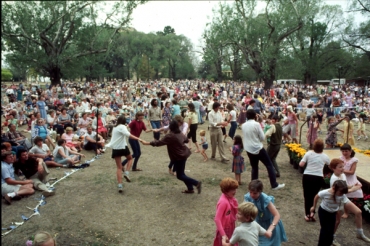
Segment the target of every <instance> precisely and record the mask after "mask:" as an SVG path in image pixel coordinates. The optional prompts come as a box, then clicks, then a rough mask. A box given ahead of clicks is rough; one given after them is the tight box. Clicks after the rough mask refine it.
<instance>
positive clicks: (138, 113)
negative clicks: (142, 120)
mask: <svg viewBox="0 0 370 246" xmlns="http://www.w3.org/2000/svg"><path fill="white" fill-rule="evenodd" d="M140 116H144V113H143V112H141V111H139V112H137V113H136V115H135V120H137V119H139V117H140Z"/></svg>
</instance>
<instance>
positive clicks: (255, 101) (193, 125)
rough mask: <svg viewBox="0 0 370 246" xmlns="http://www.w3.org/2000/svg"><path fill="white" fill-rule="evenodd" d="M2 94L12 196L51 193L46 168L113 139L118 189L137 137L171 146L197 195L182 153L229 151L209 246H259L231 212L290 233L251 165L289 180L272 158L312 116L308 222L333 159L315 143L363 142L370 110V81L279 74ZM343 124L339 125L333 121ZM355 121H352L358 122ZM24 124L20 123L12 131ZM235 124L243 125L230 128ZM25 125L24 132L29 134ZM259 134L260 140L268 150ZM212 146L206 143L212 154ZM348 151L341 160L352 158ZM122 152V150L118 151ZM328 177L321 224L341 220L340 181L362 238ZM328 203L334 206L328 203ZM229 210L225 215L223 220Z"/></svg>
mask: <svg viewBox="0 0 370 246" xmlns="http://www.w3.org/2000/svg"><path fill="white" fill-rule="evenodd" d="M1 100H2V117H4V120H3V121H2V128H1V130H2V131H1V137H2V140H1V151H2V156H1V158H2V195H3V197H4V199H5V201H6V203H8V204H11V203H12V201H13V200H17V199H20V198H21V197H22V196H25V195H31V194H33V193H34V192H35V189H36V190H41V191H42V192H43V194H44V195H45V196H50V195H54V194H55V191H54V190H52V189H50V187H49V185H48V183H47V178H46V177H47V174H48V168H51V167H62V168H74V167H76V165H78V164H79V163H80V162H81V161H82V158H84V157H85V156H84V154H82V153H84V151H94V152H95V154H96V155H102V154H104V153H105V152H106V151H107V150H106V147H108V148H111V149H112V156H111V157H112V158H113V159H114V161H115V164H116V170H117V172H116V174H117V182H118V191H119V192H120V193H122V192H123V182H122V180H123V179H122V173H123V178H124V179H125V180H126V181H127V182H131V179H130V171H142V169H141V168H139V162H138V161H139V158H140V156H141V147H140V144H143V145H151V146H153V147H159V146H163V145H166V146H167V151H168V155H169V157H170V163H169V166H168V168H169V173H170V174H173V175H176V177H177V178H178V179H179V180H182V181H183V182H184V183H185V185H186V190H183V191H182V192H183V193H186V194H191V193H195V191H194V189H196V190H197V193H198V194H200V193H201V191H202V181H198V180H195V179H192V178H190V177H188V176H187V175H186V174H185V165H186V161H187V159H188V157H189V156H190V155H191V154H192V152H194V153H200V155H199V158H200V160H201V159H202V160H203V161H204V162H207V161H208V160H209V158H208V156H210V159H212V160H216V152H217V150H218V154H219V157H220V161H221V162H223V163H228V162H229V161H230V160H229V157H228V156H230V157H231V156H232V158H233V159H232V164H231V171H232V172H233V173H234V174H235V180H234V179H228V180H227V181H224V180H223V181H222V182H221V190H222V192H223V194H224V195H225V197H221V198H220V201H219V204H223V203H225V201H227V202H228V203H229V204H228V205H227V206H226V207H227V208H228V207H229V208H228V209H227V208H225V206H223V207H222V209H224V210H222V211H221V210H220V211H219V209H221V208H219V204H218V205H217V212H216V218H215V222H216V225H217V235H216V238H215V241H214V245H234V244H235V243H237V242H239V245H257V244H255V243H254V244H243V243H242V242H243V241H242V238H243V236H241V234H242V232H243V230H245V228H244V229H242V228H241V231H239V230H236V229H235V230H234V228H235V221H236V214H238V216H237V217H238V219H239V221H241V222H246V223H247V222H248V223H251V222H253V221H254V220H256V222H257V223H258V224H259V225H260V226H261V227H262V228H260V227H258V226H257V225H256V224H255V223H252V224H251V225H248V228H249V227H253V228H254V229H253V230H254V231H255V232H258V233H257V234H256V235H257V236H258V235H260V237H259V239H258V238H257V242H258V240H259V243H260V244H259V245H280V243H281V242H283V241H286V235H285V231H284V228H283V225H282V223H281V221H280V215H279V213H278V212H277V210H276V208H275V207H274V205H273V203H274V198H273V197H272V196H268V195H266V194H265V193H263V192H262V191H263V185H262V183H261V182H260V181H259V180H258V171H259V168H258V163H259V161H261V162H262V163H263V164H264V166H265V167H266V169H267V172H268V176H269V181H270V186H271V189H272V190H279V189H282V188H284V186H285V184H283V183H280V184H279V183H278V182H277V180H276V179H277V178H279V177H281V175H282V174H281V172H280V169H279V165H278V163H277V156H278V154H279V152H280V149H281V146H282V145H283V144H284V143H288V142H295V143H297V142H298V140H299V136H300V135H299V122H300V121H305V123H306V124H307V134H306V136H305V137H306V140H307V144H308V146H309V148H310V149H312V151H309V152H307V154H306V155H305V156H304V157H303V159H302V161H301V164H300V165H302V166H306V169H305V173H304V175H303V182H302V183H303V191H304V197H305V217H304V219H305V220H306V221H307V222H311V221H315V218H314V215H315V214H314V210H313V211H312V207H313V208H315V206H316V203H317V199H316V198H315V196H316V194H317V193H318V192H319V190H320V189H321V183H322V182H321V181H322V179H323V174H322V168H323V166H324V164H327V165H330V167H331V168H332V169H333V170H336V166H335V165H334V164H333V165H332V162H333V161H334V160H331V161H330V159H329V158H326V157H325V154H323V153H322V151H323V148H324V145H325V146H326V147H327V148H332V147H334V146H335V145H336V144H337V142H338V139H339V136H338V134H337V132H338V131H340V132H342V133H343V134H342V135H341V136H340V137H342V138H343V142H345V143H347V145H348V146H350V147H349V148H351V146H354V145H355V144H356V143H355V141H356V140H357V141H362V140H363V141H366V140H367V138H368V136H367V132H366V124H367V123H369V120H370V119H369V112H370V90H369V88H368V87H367V86H364V87H360V86H355V85H353V86H348V85H325V86H324V85H313V86H312V85H293V84H282V85H277V84H275V85H274V86H273V87H272V88H271V89H267V90H266V89H264V84H263V83H254V84H253V83H245V82H242V83H239V82H232V81H231V82H227V83H212V82H210V81H200V80H196V81H189V80H179V81H177V82H173V81H151V82H148V83H143V82H133V81H126V82H122V81H116V80H115V81H111V82H94V83H93V82H81V83H80V84H77V83H72V82H64V83H63V84H62V85H58V86H53V85H45V88H41V87H40V86H36V85H34V84H30V85H29V84H27V83H26V84H23V83H19V84H17V85H15V84H14V83H13V84H12V85H10V86H4V85H3V86H2V98H1ZM206 122H207V129H208V132H209V135H208V136H209V137H207V134H206V131H205V130H200V131H198V126H199V125H202V124H205V123H206ZM280 122H282V123H280ZM325 122H326V123H325ZM341 122H343V126H342V127H341V128H340V127H339V124H340V123H341ZM355 124H357V125H358V128H357V131H356V130H355V127H354V125H355ZM22 126H24V127H23V128H25V129H24V130H22V131H20V130H18V128H19V127H22ZM238 128H239V129H241V133H242V134H241V135H236V130H237V129H238ZM143 131H144V132H146V133H148V132H152V133H153V141H150V142H148V141H145V140H143V139H141V138H140V136H141V133H142V132H143ZM325 132H326V135H324V137H323V138H324V140H321V139H319V138H318V135H319V134H322V133H325ZM25 133H30V137H29V138H28V137H26V136H25ZM161 134H163V137H162V138H161ZM228 138H230V139H231V140H228ZM356 138H357V139H356ZM227 141H232V147H230V149H229V150H230V153H231V155H229V154H227V151H226V147H225V143H226V142H227ZM265 141H266V142H267V149H265V148H264V142H265ZM209 144H210V145H211V146H210V153H209V154H207V149H208V146H209ZM347 145H345V146H347ZM129 146H130V147H131V150H132V154H131V151H130V149H129ZM348 146H347V148H348ZM243 150H245V151H246V152H247V156H248V159H249V163H250V165H251V167H252V171H251V180H252V182H251V183H250V184H249V190H250V193H248V194H247V195H246V196H245V201H246V202H251V203H252V204H249V203H246V204H241V205H240V206H239V208H238V204H237V202H236V203H235V199H234V200H233V197H234V195H235V191H236V189H237V187H238V186H239V185H242V184H243V182H242V179H241V174H242V173H243V172H244V171H245V167H246V163H245V161H244V157H243V156H242V153H243ZM82 151H83V152H82ZM344 151H345V150H342V153H343V156H344V157H343V160H341V161H342V162H343V163H347V162H348V160H347V159H346V158H347V157H345V154H344ZM122 157H125V158H124V160H123V161H122ZM351 163H354V161H353V162H351ZM338 165H339V164H338ZM345 165H346V166H347V164H345ZM348 166H349V169H350V170H346V168H344V170H345V171H344V174H346V175H347V183H348V188H349V190H351V188H352V187H354V188H353V189H356V190H351V192H353V193H354V194H355V192H358V190H359V188H358V187H360V185H359V182H358V181H357V180H356V182H355V183H354V182H352V181H351V182H349V181H350V179H349V178H348V175H352V176H353V175H354V176H355V173H354V172H355V171H354V170H353V168H352V169H351V168H350V166H351V164H348ZM311 167H312V169H311ZM346 171H347V173H346ZM338 175H339V174H338ZM313 183H314V184H315V185H312V184H313ZM346 186H347V184H346ZM332 187H333V188H331V189H330V190H328V191H326V192H327V193H325V194H323V193H318V194H319V195H318V196H319V197H321V198H322V199H323V202H322V205H321V207H320V209H319V217H320V221H321V220H322V219H324V218H325V220H326V218H329V217H330V225H329V224H328V227H330V228H332V225H333V223H334V226H335V225H336V224H335V223H336V221H338V220H340V219H339V218H337V216H336V217H335V218H336V220H333V219H332V218H333V216H332V214H333V213H336V212H337V211H338V210H339V209H338V208H337V207H335V206H334V205H333V201H332V200H334V203H335V201H336V196H331V197H330V196H327V194H328V193H330V194H333V191H335V192H334V194H337V193H336V192H337V190H338V189H339V190H340V194H339V193H338V194H339V195H338V196H339V198H338V199H342V200H343V203H345V206H344V208H345V209H346V210H349V211H350V212H352V213H355V215H356V226H357V232H358V234H357V236H358V237H359V238H360V239H363V240H365V241H367V242H369V241H370V240H369V239H368V238H367V237H366V236H365V235H364V234H363V232H362V224H361V223H362V222H361V223H360V222H358V220H359V217H358V214H359V212H358V210H355V209H354V208H353V206H352V205H353V204H352V205H347V204H351V203H350V201H348V199H345V196H343V197H344V198H342V195H343V194H344V193H346V192H348V191H346V192H344V189H343V188H342V186H340V185H338V182H337V183H335V184H333V186H332ZM337 187H340V188H337ZM350 194H351V193H350ZM349 197H350V196H349ZM356 197H357V196H356ZM324 198H325V199H329V200H330V199H332V200H330V201H326V200H325V199H324ZM261 201H262V202H261ZM325 201H326V202H329V203H330V204H329V205H327V204H326V205H327V206H325ZM338 201H339V200H338ZM323 204H324V205H323ZM220 206H221V205H220ZM230 206H231V207H230ZM254 206H256V207H257V212H256V208H255V207H254ZM328 208H329V209H328ZM225 209H226V210H225ZM325 209H326V210H325ZM324 210H325V211H326V212H325V211H324ZM225 211H227V213H229V214H227V215H230V217H228V218H225V216H226V214H224V213H225ZM230 211H232V212H231V213H230ZM320 211H321V212H320ZM360 212H361V211H360ZM256 213H257V214H256ZM260 213H261V214H262V215H261V214H260ZM346 214H347V213H345V215H344V216H346ZM360 216H361V213H360ZM262 217H266V220H264V218H262ZM328 220H329V219H328ZM267 221H268V222H267ZM333 221H334V222H333ZM225 223H230V224H229V225H230V227H225V226H226V224H225ZM231 224H233V225H234V226H232V225H231ZM338 224H339V223H338V222H337V225H338ZM271 225H272V226H271ZM337 225H336V227H337ZM233 233H234V234H235V235H234V234H233ZM321 234H323V236H321ZM321 234H320V240H319V242H320V243H319V245H331V243H333V236H334V234H335V230H334V229H333V230H330V231H329V230H328V229H327V228H324V229H323V228H322V230H321ZM329 234H331V235H329ZM237 238H239V239H237ZM240 240H241V241H240ZM243 240H244V239H243ZM329 241H331V242H330V244H328V242H329ZM254 242H255V241H254Z"/></svg>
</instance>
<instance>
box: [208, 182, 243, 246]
mask: <svg viewBox="0 0 370 246" xmlns="http://www.w3.org/2000/svg"><path fill="white" fill-rule="evenodd" d="M220 187H221V191H222V195H221V197H220V199H219V200H218V202H217V207H216V216H215V223H216V228H217V230H216V237H215V239H214V241H213V245H214V246H222V239H223V238H225V239H226V241H227V242H228V241H229V239H230V238H231V236H232V234H233V232H234V229H235V221H236V214H237V213H238V201H237V200H236V199H235V197H234V196H235V193H236V189H237V188H238V187H239V184H238V181H236V180H235V179H232V178H224V179H223V180H222V181H221V183H220Z"/></svg>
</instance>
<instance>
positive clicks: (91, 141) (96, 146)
mask: <svg viewBox="0 0 370 246" xmlns="http://www.w3.org/2000/svg"><path fill="white" fill-rule="evenodd" d="M104 143H105V140H104V138H103V137H102V136H100V135H99V134H98V141H96V131H93V130H92V127H91V126H88V127H87V132H86V133H85V138H84V149H85V150H96V153H97V154H98V155H99V154H100V153H104V152H105V149H104Z"/></svg>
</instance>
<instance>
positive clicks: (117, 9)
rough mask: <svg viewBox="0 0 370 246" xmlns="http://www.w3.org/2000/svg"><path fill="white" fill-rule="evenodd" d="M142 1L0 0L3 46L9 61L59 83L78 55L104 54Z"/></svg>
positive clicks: (78, 60) (54, 82)
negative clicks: (15, 61)
mask: <svg viewBox="0 0 370 246" xmlns="http://www.w3.org/2000/svg"><path fill="white" fill-rule="evenodd" d="M144 2H145V1H144V0H132V1H117V2H111V3H108V4H112V6H111V7H110V8H109V11H105V4H107V3H106V2H103V1H52V2H49V1H15V2H3V6H2V11H1V24H2V35H1V38H2V49H3V50H4V49H5V50H7V51H10V52H11V55H10V56H9V57H10V61H12V60H14V59H16V60H17V61H20V62H21V63H25V64H27V66H29V67H33V68H35V69H36V70H37V71H38V72H39V73H41V74H42V75H47V76H50V78H51V81H52V83H53V84H58V83H60V78H61V77H62V76H63V73H64V72H65V71H66V70H69V69H71V68H74V67H76V66H75V65H76V64H79V63H78V62H80V58H84V57H87V56H90V55H94V54H103V53H106V52H107V51H108V50H109V47H110V45H111V43H112V41H113V39H114V37H115V36H116V34H117V33H118V32H119V31H120V30H122V29H123V28H124V27H126V26H127V25H128V24H129V22H130V20H131V14H132V11H133V10H134V9H135V8H136V7H137V6H138V5H139V4H142V3H144ZM104 13H105V15H104ZM102 15H103V19H102V20H101V18H102V17H101V16H102Z"/></svg>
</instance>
